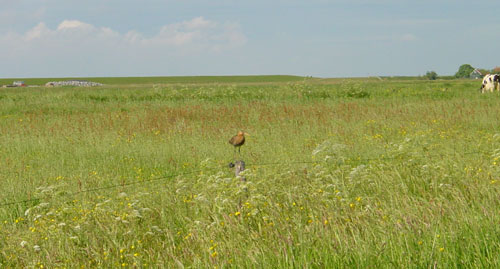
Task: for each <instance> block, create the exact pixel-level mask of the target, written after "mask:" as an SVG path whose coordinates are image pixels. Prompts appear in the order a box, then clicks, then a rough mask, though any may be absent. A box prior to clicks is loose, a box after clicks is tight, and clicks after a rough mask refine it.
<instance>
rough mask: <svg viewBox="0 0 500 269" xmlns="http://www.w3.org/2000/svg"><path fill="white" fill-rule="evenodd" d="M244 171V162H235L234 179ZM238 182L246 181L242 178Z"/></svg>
mask: <svg viewBox="0 0 500 269" xmlns="http://www.w3.org/2000/svg"><path fill="white" fill-rule="evenodd" d="M244 170H245V162H244V161H236V163H235V164H234V175H235V176H236V177H240V173H241V172H243V171H244ZM240 180H241V181H247V179H246V178H245V177H244V176H242V177H240Z"/></svg>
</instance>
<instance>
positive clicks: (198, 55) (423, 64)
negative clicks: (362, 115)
mask: <svg viewBox="0 0 500 269" xmlns="http://www.w3.org/2000/svg"><path fill="white" fill-rule="evenodd" d="M499 10H500V1H498V0H478V1H462V0H455V1H452V0H434V1H430V0H418V1H414V0H413V1H406V0H374V1H368V0H350V1H349V0H332V1H329V0H308V1H295V0H287V1H285V0H275V1H272V0H269V1H261V0H254V1H240V0H233V1H229V0H210V1H209V0H163V1H160V0H142V1H139V0H86V1H73V0H31V1H28V0H0V77H3V78H7V77H70V76H78V77H89V76H179V75H254V74H291V75H304V76H317V77H359V76H376V75H384V76H385V75H422V74H425V72H426V71H430V70H434V71H436V72H437V73H438V74H440V75H451V74H454V73H455V72H456V71H457V70H458V67H459V66H460V65H461V64H464V63H468V64H471V65H472V66H474V67H479V68H487V69H491V68H494V67H495V66H500V52H499V49H498V47H499V45H500V12H498V11H499Z"/></svg>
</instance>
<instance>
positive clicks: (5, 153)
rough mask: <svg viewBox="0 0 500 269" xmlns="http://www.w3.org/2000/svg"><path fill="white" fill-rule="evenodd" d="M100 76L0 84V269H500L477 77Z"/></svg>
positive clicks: (495, 162)
mask: <svg viewBox="0 0 500 269" xmlns="http://www.w3.org/2000/svg"><path fill="white" fill-rule="evenodd" d="M89 80H92V79H89ZM93 81H97V82H103V83H107V85H106V86H103V87H98V88H75V87H61V88H45V87H36V88H0V167H1V169H0V182H1V184H0V267H28V268H75V267H82V268H84V267H85V268H88V267H90V268H93V267H105V268H109V267H114V268H116V267H125V268H134V267H138V268H147V267H158V266H160V265H162V266H163V267H166V268H177V267H178V268H182V267H195V268H209V267H211V268H247V267H250V268H343V267H345V268H353V267H371V268H393V267H396V268H398V267H405V268H407V267H410V268H424V267H427V268H429V267H434V268H435V267H438V268H457V267H477V268H495V267H496V268H498V267H500V125H499V122H500V118H499V117H500V96H499V95H498V94H497V93H491V94H480V93H479V92H478V89H479V86H480V82H478V81H472V80H446V81H445V80H438V81H425V80H416V79H414V80H412V79H405V80H397V79H391V80H388V79H385V80H378V79H370V80H362V79H330V80H321V79H304V78H299V77H293V78H289V77H277V78H273V79H268V80H266V79H259V78H252V79H249V78H248V77H247V78H241V77H240V78H237V79H235V78H232V79H231V78H224V79H223V80H222V81H218V80H217V79H215V78H204V79H200V80H197V81H194V82H190V81H189V79H187V78H184V80H181V81H177V82H175V83H174V82H172V81H169V80H168V79H165V80H162V79H158V80H154V81H151V80H150V81H147V80H144V81H141V80H134V79H123V80H121V79H110V80H108V81H107V82H106V80H105V79H103V80H101V81H98V80H93ZM238 130H244V131H245V132H247V133H249V134H250V136H249V137H247V142H246V143H245V145H244V146H242V148H241V156H239V155H235V154H234V152H233V147H232V146H231V145H229V144H228V140H229V138H230V137H231V136H233V135H235V134H236V133H237V131H238ZM240 157H241V159H243V160H244V161H245V162H246V168H247V169H246V170H245V171H244V175H245V177H246V179H247V181H246V182H242V181H240V180H239V179H238V178H235V177H234V171H233V170H232V169H230V168H229V167H228V163H229V162H232V161H234V160H235V158H238V159H239V158H240Z"/></svg>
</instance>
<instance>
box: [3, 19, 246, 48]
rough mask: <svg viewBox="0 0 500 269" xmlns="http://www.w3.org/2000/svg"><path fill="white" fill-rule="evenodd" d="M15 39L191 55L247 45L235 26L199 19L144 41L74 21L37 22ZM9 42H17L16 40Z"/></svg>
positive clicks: (132, 33) (136, 34)
mask: <svg viewBox="0 0 500 269" xmlns="http://www.w3.org/2000/svg"><path fill="white" fill-rule="evenodd" d="M18 35H19V34H18ZM19 36H22V37H23V41H24V42H39V41H41V40H44V41H49V42H54V43H55V42H57V43H59V45H64V44H65V43H67V44H73V43H75V42H78V41H82V40H85V41H86V42H91V41H94V42H95V43H97V44H98V43H101V44H102V42H106V41H110V40H113V42H118V43H120V44H121V45H122V46H130V47H135V48H136V49H141V48H146V47H161V46H163V47H168V48H169V49H181V50H184V51H186V50H187V51H191V52H193V51H207V50H208V51H220V50H221V48H225V49H229V48H232V47H237V46H242V45H244V44H245V43H246V41H247V39H246V37H245V35H244V34H243V33H242V32H241V29H240V28H239V26H238V25H237V24H234V23H223V24H220V23H217V22H214V21H210V20H207V19H205V18H203V17H197V18H194V19H192V20H189V21H183V22H180V23H173V24H168V25H165V26H163V27H161V29H160V31H159V32H158V33H157V34H155V35H153V36H151V37H145V36H144V35H143V34H141V33H140V32H137V31H135V30H131V31H129V32H127V33H125V34H120V33H118V32H116V31H114V30H113V29H111V28H107V27H101V28H98V27H96V26H94V25H91V24H88V23H85V22H81V21H78V20H64V21H63V22H61V23H60V24H59V25H58V26H57V28H56V29H50V28H48V27H47V25H46V24H45V23H43V22H41V23H39V24H38V25H36V26H35V27H33V28H32V29H30V30H28V31H27V32H26V33H24V34H21V35H19ZM10 41H11V42H17V41H16V40H10ZM96 49H98V48H96Z"/></svg>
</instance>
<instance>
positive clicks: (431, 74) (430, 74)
mask: <svg viewBox="0 0 500 269" xmlns="http://www.w3.org/2000/svg"><path fill="white" fill-rule="evenodd" d="M425 77H426V78H427V79H429V80H436V79H437V78H438V74H437V73H436V72H435V71H427V73H425Z"/></svg>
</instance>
